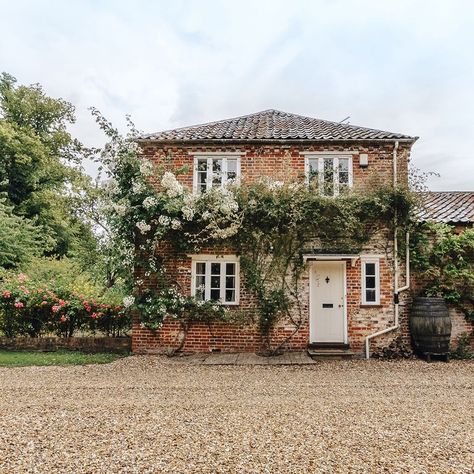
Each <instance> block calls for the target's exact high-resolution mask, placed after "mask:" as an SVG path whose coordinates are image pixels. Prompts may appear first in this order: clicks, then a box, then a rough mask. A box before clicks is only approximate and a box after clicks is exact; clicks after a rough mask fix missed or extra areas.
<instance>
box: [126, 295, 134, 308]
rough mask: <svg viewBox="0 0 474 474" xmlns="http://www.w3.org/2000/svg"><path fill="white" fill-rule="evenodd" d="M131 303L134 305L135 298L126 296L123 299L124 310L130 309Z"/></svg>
mask: <svg viewBox="0 0 474 474" xmlns="http://www.w3.org/2000/svg"><path fill="white" fill-rule="evenodd" d="M133 303H135V297H134V296H132V295H129V296H126V297H125V298H124V299H123V306H124V307H125V308H130V306H132V305H133Z"/></svg>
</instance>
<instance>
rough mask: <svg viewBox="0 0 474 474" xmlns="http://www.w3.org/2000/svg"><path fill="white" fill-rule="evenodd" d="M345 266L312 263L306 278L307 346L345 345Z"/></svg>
mask: <svg viewBox="0 0 474 474" xmlns="http://www.w3.org/2000/svg"><path fill="white" fill-rule="evenodd" d="M345 265H346V264H345V262H340V261H337V262H333V261H331V262H329V261H324V262H323V261H321V262H314V263H313V265H312V268H311V278H310V286H311V287H310V324H309V330H310V342H335V343H345V342H347V338H346V308H345V299H346V298H345V268H346V267H345Z"/></svg>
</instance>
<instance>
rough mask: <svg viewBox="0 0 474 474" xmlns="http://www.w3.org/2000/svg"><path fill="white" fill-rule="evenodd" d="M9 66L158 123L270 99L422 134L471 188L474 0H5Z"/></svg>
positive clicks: (83, 132) (421, 151) (247, 107)
mask: <svg viewBox="0 0 474 474" xmlns="http://www.w3.org/2000/svg"><path fill="white" fill-rule="evenodd" d="M0 26H1V28H2V42H0V69H2V70H6V71H8V72H10V73H12V74H13V75H15V76H17V78H18V79H19V81H20V82H22V83H31V82H40V83H41V84H43V85H44V87H45V89H46V91H47V92H48V93H49V94H51V95H53V96H61V97H64V98H66V99H68V100H70V101H71V102H73V103H74V104H75V105H76V107H77V115H78V123H77V125H76V126H75V128H74V132H75V133H77V135H78V136H79V137H80V138H81V139H82V140H83V141H84V142H86V143H88V144H94V145H96V144H98V143H100V142H101V140H102V139H103V138H102V136H101V134H100V132H99V131H98V130H97V127H96V126H95V124H94V123H93V121H92V119H91V117H90V115H89V112H88V111H87V108H88V107H89V106H91V105H94V106H96V107H98V108H99V109H100V110H101V111H102V112H103V113H104V114H105V115H106V116H107V117H108V118H110V119H111V120H112V121H113V122H114V123H116V124H117V125H118V126H120V127H123V126H124V116H125V114H127V113H130V114H131V115H132V118H133V119H134V121H135V123H136V124H137V126H138V128H139V129H143V130H146V131H157V130H160V129H166V128H171V127H175V126H181V125H188V124H192V123H199V122H204V121H209V120H217V119H220V118H226V117H230V116H235V115H239V114H245V113H250V112H254V111H257V110H261V109H265V108H280V109H283V110H287V111H291V112H295V113H303V114H306V115H311V116H316V117H321V118H327V119H331V120H341V119H342V118H344V117H346V116H347V115H351V123H354V124H358V125H365V126H370V127H376V128H381V129H388V130H393V131H400V132H405V133H409V134H415V135H419V136H420V137H421V139H420V141H419V142H418V143H417V144H416V145H415V147H414V152H413V155H412V157H413V161H414V163H415V164H416V165H417V166H418V167H419V168H422V169H424V170H427V171H428V170H433V171H438V172H440V173H441V174H442V178H441V179H433V180H432V181H431V184H432V186H433V188H435V189H448V188H449V189H473V188H474V186H473V184H474V183H473V180H472V178H471V176H472V175H473V173H474V161H473V159H472V158H471V153H472V150H473V149H474V143H473V141H474V133H473V125H472V123H473V120H472V117H471V111H472V110H473V109H474V92H473V88H472V84H473V83H474V65H473V59H472V51H471V50H472V44H474V4H472V2H470V1H469V0H465V1H461V0H458V1H450V2H445V1H430V2H425V1H398V2H381V1H375V0H365V1H349V0H333V1H328V0H319V1H309V0H308V1H295V2H291V3H290V2H287V1H283V0H280V1H277V0H273V1H261V0H260V1H255V0H253V1H239V2H227V1H199V2H198V1H195V2H192V1H173V2H169V1H164V0H163V1H160V2H154V1H151V0H150V1H145V0H143V1H136V2H127V1H124V0H123V1H112V0H108V1H93V0H88V1H85V0H83V1H79V0H77V1H68V2H61V1H46V0H45V1H42V2H39V1H24V0H16V1H15V2H7V1H4V2H3V4H2V17H1V19H0Z"/></svg>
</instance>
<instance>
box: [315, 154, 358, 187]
mask: <svg viewBox="0 0 474 474" xmlns="http://www.w3.org/2000/svg"><path fill="white" fill-rule="evenodd" d="M306 178H307V181H308V183H309V184H312V185H314V186H315V187H316V188H317V189H318V190H319V192H320V193H321V194H322V195H323V196H338V195H339V194H343V193H344V192H345V191H346V190H347V189H349V188H351V187H352V157H351V156H333V155H329V156H325V155H313V156H311V155H310V156H307V157H306Z"/></svg>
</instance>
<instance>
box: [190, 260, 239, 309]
mask: <svg viewBox="0 0 474 474" xmlns="http://www.w3.org/2000/svg"><path fill="white" fill-rule="evenodd" d="M191 280H192V289H191V294H192V296H195V297H196V298H197V299H199V300H202V301H207V300H214V301H220V302H221V303H222V304H225V305H237V304H239V289H240V267H239V259H238V257H236V256H235V255H224V256H216V255H196V256H193V257H192V270H191Z"/></svg>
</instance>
